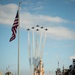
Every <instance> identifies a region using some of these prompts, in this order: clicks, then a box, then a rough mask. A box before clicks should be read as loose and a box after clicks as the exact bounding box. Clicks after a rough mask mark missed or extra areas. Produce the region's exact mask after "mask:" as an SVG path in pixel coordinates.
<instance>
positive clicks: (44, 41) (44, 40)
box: [41, 33, 46, 58]
mask: <svg viewBox="0 0 75 75" xmlns="http://www.w3.org/2000/svg"><path fill="white" fill-rule="evenodd" d="M45 43H46V33H45V35H44V39H43V42H42V51H41V58H42V55H43V51H44V47H45Z"/></svg>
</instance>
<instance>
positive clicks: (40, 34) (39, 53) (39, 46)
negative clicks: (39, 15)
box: [39, 31, 43, 56]
mask: <svg viewBox="0 0 75 75" xmlns="http://www.w3.org/2000/svg"><path fill="white" fill-rule="evenodd" d="M42 34H43V32H42V31H41V33H40V44H39V56H41V46H42V45H41V44H42Z"/></svg>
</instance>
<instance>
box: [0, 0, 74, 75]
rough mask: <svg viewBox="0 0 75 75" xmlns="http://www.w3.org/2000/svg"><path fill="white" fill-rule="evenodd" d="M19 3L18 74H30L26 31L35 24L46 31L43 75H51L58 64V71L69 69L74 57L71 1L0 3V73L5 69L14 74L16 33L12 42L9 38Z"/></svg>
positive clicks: (48, 0)
mask: <svg viewBox="0 0 75 75" xmlns="http://www.w3.org/2000/svg"><path fill="white" fill-rule="evenodd" d="M19 2H22V3H21V6H20V14H19V15H20V74H21V75H24V74H26V75H30V74H29V72H30V66H29V56H28V32H27V30H26V29H27V28H29V27H32V26H34V27H35V26H36V25H37V24H38V25H39V26H43V27H45V28H48V31H47V32H46V43H45V47H44V53H43V63H44V69H45V73H46V75H49V73H51V74H52V75H55V71H56V69H57V68H58V61H59V67H60V68H61V70H62V67H63V65H64V67H65V68H66V69H67V68H69V66H70V65H71V64H72V58H75V0H7V1H5V0H0V71H2V72H3V74H4V73H5V72H6V68H8V70H9V71H11V72H13V74H17V63H18V62H17V56H18V54H17V52H18V37H17V36H18V34H16V38H15V39H14V40H13V41H12V42H9V39H10V37H11V35H12V31H11V27H12V25H13V22H14V19H15V15H16V12H17V9H18V3H19ZM30 35H31V37H32V31H31V32H30ZM43 35H44V34H43ZM31 39H32V38H31ZM31 43H32V41H31ZM8 66H10V67H8Z"/></svg>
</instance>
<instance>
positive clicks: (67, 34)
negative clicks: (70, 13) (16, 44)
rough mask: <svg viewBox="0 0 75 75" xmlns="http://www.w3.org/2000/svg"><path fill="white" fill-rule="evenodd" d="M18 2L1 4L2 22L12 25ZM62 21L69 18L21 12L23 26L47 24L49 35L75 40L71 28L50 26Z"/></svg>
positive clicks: (55, 37)
mask: <svg viewBox="0 0 75 75" xmlns="http://www.w3.org/2000/svg"><path fill="white" fill-rule="evenodd" d="M17 7H18V6H17V5H16V4H7V5H0V11H1V12H0V24H5V25H12V24H13V21H14V18H15V15H16V11H17ZM54 23H55V24H60V23H68V21H67V20H65V19H63V18H61V17H59V16H55V17H52V16H47V15H35V14H31V13H29V12H23V11H21V12H20V25H21V27H23V28H28V27H30V26H35V25H37V24H39V25H41V26H45V27H47V26H48V27H47V28H48V31H47V35H49V37H51V38H54V39H71V40H75V31H72V30H69V29H68V28H65V27H62V26H60V27H57V26H55V27H50V26H49V25H53V24H54Z"/></svg>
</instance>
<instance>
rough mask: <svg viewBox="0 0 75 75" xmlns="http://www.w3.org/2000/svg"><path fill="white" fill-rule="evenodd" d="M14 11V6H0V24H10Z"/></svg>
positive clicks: (15, 6)
mask: <svg viewBox="0 0 75 75" xmlns="http://www.w3.org/2000/svg"><path fill="white" fill-rule="evenodd" d="M16 10H17V5H15V4H7V5H0V24H11V23H12V20H13V15H14V14H15V11H16Z"/></svg>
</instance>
